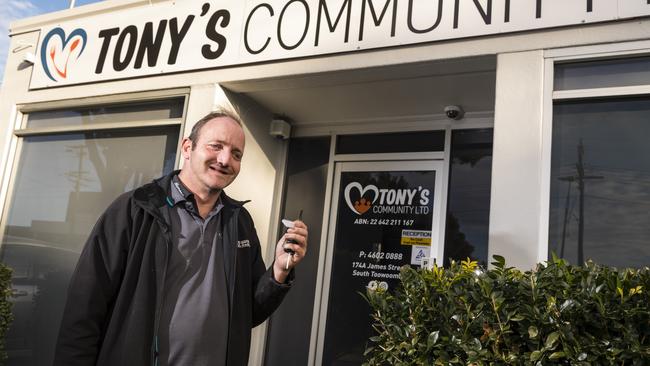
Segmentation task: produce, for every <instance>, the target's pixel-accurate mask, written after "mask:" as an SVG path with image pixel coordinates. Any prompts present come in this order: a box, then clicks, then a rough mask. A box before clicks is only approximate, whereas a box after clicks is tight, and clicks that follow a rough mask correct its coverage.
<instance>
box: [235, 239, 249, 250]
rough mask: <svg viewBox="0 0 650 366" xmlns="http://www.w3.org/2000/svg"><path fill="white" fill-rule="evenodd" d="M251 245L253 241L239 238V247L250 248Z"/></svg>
mask: <svg viewBox="0 0 650 366" xmlns="http://www.w3.org/2000/svg"><path fill="white" fill-rule="evenodd" d="M250 247H251V242H250V241H249V240H248V239H246V240H237V248H250Z"/></svg>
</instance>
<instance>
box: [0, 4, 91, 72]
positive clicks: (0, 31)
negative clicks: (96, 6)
mask: <svg viewBox="0 0 650 366" xmlns="http://www.w3.org/2000/svg"><path fill="white" fill-rule="evenodd" d="M98 1H100V0H77V1H76V4H75V6H76V7H79V6H83V5H85V4H90V3H95V2H98ZM68 7H70V1H69V0H0V84H1V83H2V79H3V78H4V71H5V63H6V62H7V54H8V52H10V51H9V49H8V48H9V24H10V23H11V22H13V21H14V20H17V19H23V18H28V17H31V16H34V15H39V14H44V13H50V12H53V11H57V10H62V9H66V8H68Z"/></svg>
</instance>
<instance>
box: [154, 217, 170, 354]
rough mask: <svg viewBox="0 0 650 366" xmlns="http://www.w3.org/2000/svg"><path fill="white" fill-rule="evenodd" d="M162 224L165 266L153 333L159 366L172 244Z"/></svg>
mask: <svg viewBox="0 0 650 366" xmlns="http://www.w3.org/2000/svg"><path fill="white" fill-rule="evenodd" d="M160 226H162V228H163V231H164V232H165V233H164V237H165V256H164V262H163V267H162V273H161V275H162V281H161V283H160V284H161V286H160V289H159V291H161V295H160V303H159V304H158V305H157V309H156V319H155V320H154V335H153V360H152V361H153V366H158V364H159V362H158V360H159V358H160V348H159V338H158V333H159V331H160V318H161V316H162V308H163V306H164V304H165V294H164V289H165V280H166V279H167V262H169V258H168V255H169V248H170V245H171V239H170V238H169V228H168V227H167V226H166V225H164V224H160Z"/></svg>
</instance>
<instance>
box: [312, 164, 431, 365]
mask: <svg viewBox="0 0 650 366" xmlns="http://www.w3.org/2000/svg"><path fill="white" fill-rule="evenodd" d="M435 174H436V172H435V171H380V172H343V173H341V183H340V187H339V197H338V214H337V220H336V233H335V240H334V254H333V259H332V269H331V277H330V289H329V302H328V310H327V322H326V328H325V342H324V349H323V365H360V364H361V363H362V362H363V351H364V350H365V347H366V343H367V340H368V338H369V337H370V336H372V329H371V327H370V323H371V318H370V312H371V310H370V306H369V305H368V304H367V303H366V301H365V300H364V299H363V298H362V297H361V295H360V294H359V293H365V291H366V287H370V288H376V287H379V288H384V289H388V290H390V289H391V288H394V287H395V286H396V285H397V284H398V282H399V269H400V267H401V266H403V265H406V264H411V265H419V264H420V263H421V260H422V258H423V257H424V258H426V257H429V256H430V248H431V234H432V233H431V227H432V226H431V225H432V220H433V198H434V183H435Z"/></svg>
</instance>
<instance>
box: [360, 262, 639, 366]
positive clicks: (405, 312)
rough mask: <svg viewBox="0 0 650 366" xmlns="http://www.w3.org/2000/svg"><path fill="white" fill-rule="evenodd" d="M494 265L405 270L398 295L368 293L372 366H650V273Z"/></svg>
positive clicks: (589, 267) (593, 266)
mask: <svg viewBox="0 0 650 366" xmlns="http://www.w3.org/2000/svg"><path fill="white" fill-rule="evenodd" d="M494 259H495V262H494V263H493V264H494V268H493V269H490V270H487V271H483V270H480V269H479V268H477V265H476V263H475V262H470V261H463V262H461V263H452V265H451V267H450V268H448V269H444V268H438V267H434V268H433V269H431V270H415V269H412V268H410V267H408V266H406V267H404V268H403V269H402V271H401V280H402V284H401V286H400V288H398V289H397V290H396V291H395V293H394V294H391V293H388V292H382V291H375V292H372V291H368V292H367V294H366V299H367V300H368V302H369V303H370V305H371V306H372V308H373V314H372V317H373V328H374V330H375V331H376V333H377V335H376V336H374V337H372V338H371V339H370V343H369V345H368V348H367V349H366V357H367V362H366V365H472V366H474V365H650V310H649V304H650V295H649V292H648V291H649V290H648V288H649V286H650V269H648V268H647V267H646V268H644V269H640V270H633V269H625V270H617V269H614V268H608V267H601V266H598V265H596V264H594V263H587V264H586V265H585V266H572V265H569V264H568V263H567V262H566V261H564V260H562V259H557V258H554V259H553V260H551V261H549V262H546V263H545V264H539V265H538V266H537V268H536V269H535V270H533V271H528V272H521V271H519V270H517V269H515V268H509V267H506V265H505V260H504V259H503V257H500V256H495V257H494Z"/></svg>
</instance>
